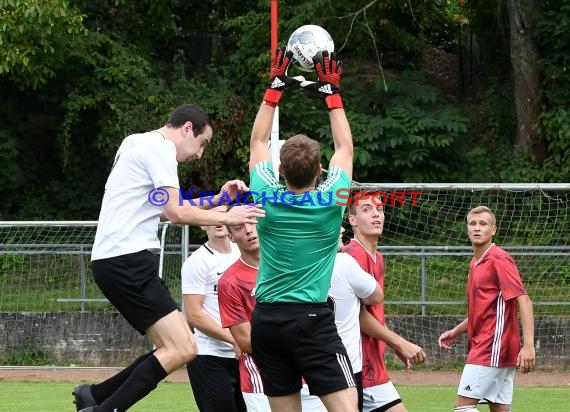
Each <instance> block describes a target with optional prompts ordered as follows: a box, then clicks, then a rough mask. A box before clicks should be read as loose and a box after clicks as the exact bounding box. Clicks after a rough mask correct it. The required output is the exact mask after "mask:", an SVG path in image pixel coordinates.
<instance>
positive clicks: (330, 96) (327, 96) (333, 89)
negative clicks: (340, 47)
mask: <svg viewBox="0 0 570 412" xmlns="http://www.w3.org/2000/svg"><path fill="white" fill-rule="evenodd" d="M313 63H314V65H315V71H316V72H317V77H318V81H316V82H311V81H305V82H302V83H301V87H304V88H305V89H307V90H310V91H311V92H313V93H316V94H317V95H319V96H320V97H322V98H323V99H324V101H325V104H326V106H327V107H328V109H329V110H333V109H342V108H343V106H342V99H341V98H340V94H339V87H340V76H341V75H342V62H340V61H338V60H337V58H336V56H335V54H334V53H331V54H330V56H329V52H328V51H326V50H325V51H322V52H319V53H317V55H316V56H315V57H313Z"/></svg>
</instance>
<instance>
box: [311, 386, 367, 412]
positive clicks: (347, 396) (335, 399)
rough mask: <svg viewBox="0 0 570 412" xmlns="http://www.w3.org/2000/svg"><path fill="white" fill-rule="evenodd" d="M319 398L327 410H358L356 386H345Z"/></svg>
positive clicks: (340, 411)
mask: <svg viewBox="0 0 570 412" xmlns="http://www.w3.org/2000/svg"><path fill="white" fill-rule="evenodd" d="M320 398H321V401H322V402H323V404H324V405H325V407H326V408H327V411H329V412H351V411H353V412H358V392H357V391H356V388H346V389H343V390H340V391H336V392H333V393H329V394H327V395H323V396H320Z"/></svg>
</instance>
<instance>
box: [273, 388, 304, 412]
mask: <svg viewBox="0 0 570 412" xmlns="http://www.w3.org/2000/svg"><path fill="white" fill-rule="evenodd" d="M267 399H268V400H269V406H270V407H271V412H301V392H296V393H292V394H291V395H286V396H268V397H267Z"/></svg>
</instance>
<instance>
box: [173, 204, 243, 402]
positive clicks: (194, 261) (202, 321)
mask: <svg viewBox="0 0 570 412" xmlns="http://www.w3.org/2000/svg"><path fill="white" fill-rule="evenodd" d="M226 209H227V208H226V206H219V207H216V208H214V209H213V210H217V211H219V212H226ZM202 229H203V230H205V231H206V233H207V235H208V241H207V242H206V243H205V244H204V245H202V246H201V247H200V248H198V249H197V250H196V251H195V252H194V253H192V254H191V255H190V257H189V258H188V259H186V261H185V262H184V264H183V265H182V270H181V274H182V296H183V299H184V312H185V313H186V319H187V320H188V323H189V324H190V325H191V326H193V327H194V328H195V335H194V337H195V338H196V344H197V345H198V356H196V359H194V360H193V361H192V362H190V363H189V364H188V365H186V367H187V370H188V377H189V378H190V384H191V385H192V392H193V393H194V399H195V400H196V404H197V405H198V409H199V410H200V411H201V412H238V411H240V412H245V410H246V408H245V403H244V400H243V396H242V394H241V390H240V381H239V369H238V368H239V364H238V360H237V359H236V358H239V356H240V355H241V351H240V350H239V347H238V346H237V344H236V343H235V341H234V339H233V337H232V335H231V333H230V332H229V330H228V329H226V328H223V327H222V324H221V320H220V309H219V306H218V280H219V279H220V277H221V276H222V274H223V273H224V271H225V270H226V269H227V268H228V267H229V266H230V265H231V264H233V263H234V262H235V261H236V260H237V259H238V257H239V250H238V248H237V246H235V244H234V243H232V242H230V239H229V237H228V231H227V229H226V227H225V226H205V227H202Z"/></svg>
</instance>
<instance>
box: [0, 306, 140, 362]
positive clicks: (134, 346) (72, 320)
mask: <svg viewBox="0 0 570 412" xmlns="http://www.w3.org/2000/svg"><path fill="white" fill-rule="evenodd" d="M150 348H151V345H150V344H149V341H148V340H147V338H146V337H143V336H141V335H140V334H139V333H138V332H137V331H136V330H135V329H133V328H132V327H131V326H130V325H129V324H128V323H127V322H126V321H125V319H124V318H123V317H122V316H121V315H120V314H118V313H114V312H54V313H37V312H0V358H5V357H7V355H8V354H9V353H13V352H20V353H21V352H22V351H24V350H30V349H37V350H39V351H42V352H44V353H46V354H48V355H49V358H50V359H53V360H54V361H57V362H58V363H59V362H63V363H64V364H65V362H66V361H67V362H69V363H74V364H78V365H82V366H116V365H120V366H122V365H128V364H129V363H130V361H132V360H134V359H135V357H136V356H137V355H138V354H142V353H145V352H148V350H150Z"/></svg>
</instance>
